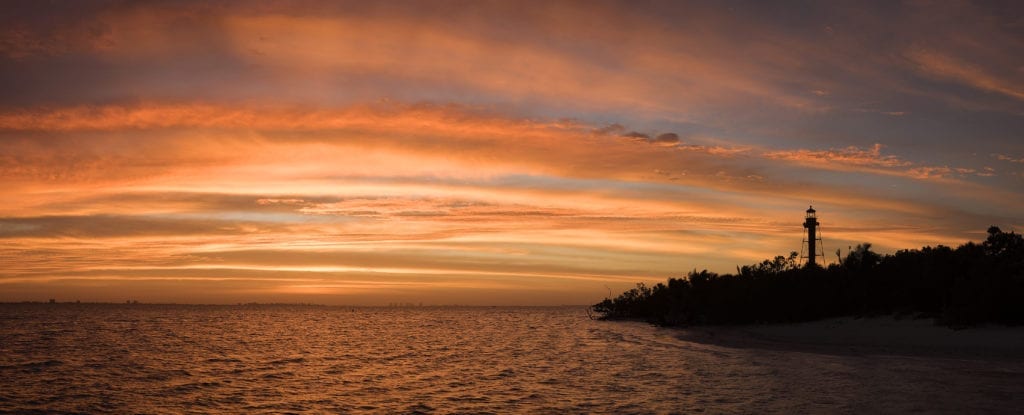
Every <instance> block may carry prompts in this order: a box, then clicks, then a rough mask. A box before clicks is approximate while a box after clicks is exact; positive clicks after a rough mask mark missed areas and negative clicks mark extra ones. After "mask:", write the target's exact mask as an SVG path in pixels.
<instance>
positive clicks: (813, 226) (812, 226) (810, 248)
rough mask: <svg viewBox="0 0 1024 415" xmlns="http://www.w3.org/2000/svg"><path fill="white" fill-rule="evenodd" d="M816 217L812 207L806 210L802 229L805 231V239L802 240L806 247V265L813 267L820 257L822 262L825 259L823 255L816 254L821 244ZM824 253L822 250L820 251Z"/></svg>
mask: <svg viewBox="0 0 1024 415" xmlns="http://www.w3.org/2000/svg"><path fill="white" fill-rule="evenodd" d="M818 225H819V223H818V215H817V212H816V211H815V210H814V206H809V207H808V208H807V216H805V217H804V228H806V229H807V239H805V240H804V244H806V246H807V256H806V257H805V258H807V264H808V265H814V264H815V261H816V260H817V259H818V256H819V255H820V256H821V258H822V260H824V259H825V253H824V252H821V253H818V249H817V248H818V245H820V244H821V236H819V235H818ZM822 251H824V249H822Z"/></svg>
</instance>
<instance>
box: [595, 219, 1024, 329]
mask: <svg viewBox="0 0 1024 415" xmlns="http://www.w3.org/2000/svg"><path fill="white" fill-rule="evenodd" d="M796 259H797V254H796V253H795V252H793V253H790V255H789V256H788V257H786V256H777V257H775V258H774V259H766V260H764V261H762V262H761V263H759V264H753V265H745V266H742V267H737V269H736V273H735V274H716V273H714V272H708V271H707V270H703V271H697V270H696V269H694V270H693V271H691V272H689V273H688V274H687V275H686V277H683V278H669V280H668V281H667V282H666V283H658V284H656V285H654V286H647V285H645V284H643V283H640V284H637V286H636V287H635V288H633V289H630V290H628V291H626V292H624V293H622V294H621V295H619V296H618V297H615V298H606V299H604V301H601V302H600V303H597V304H595V305H593V306H591V308H592V310H593V311H594V312H596V313H597V314H598V315H600V316H601V318H605V319H643V320H646V321H649V322H651V323H655V324H659V325H670V326H672V325H701V324H752V323H788V322H800V321H810V320H816V319H822V318H829V317H839V316H850V315H860V316H865V315H866V316H870V315H883V314H912V315H914V316H918V317H931V318H935V319H936V321H937V322H938V323H939V324H944V325H948V326H951V327H966V326H971V325H977V324H982V323H1000V324H1010V325H1019V324H1022V323H1024V238H1022V236H1021V235H1019V234H1016V233H1013V232H1009V233H1007V232H1003V231H1001V230H1000V229H999V228H998V227H995V226H993V227H990V228H989V229H988V238H987V239H986V240H985V241H984V242H981V243H975V242H967V243H965V244H963V245H960V246H959V247H957V248H955V249H954V248H950V247H947V246H942V245H939V246H937V247H930V246H928V247H924V248H921V249H908V250H901V251H898V252H896V253H895V254H891V255H880V254H878V253H876V252H874V251H872V250H871V244H869V243H864V244H860V245H857V247H856V248H853V249H851V250H850V252H849V253H848V254H847V256H846V257H845V258H843V259H842V260H841V261H840V263H838V264H831V265H829V266H828V267H827V268H823V267H821V266H818V265H812V264H808V265H806V266H799V265H798V264H797V261H796Z"/></svg>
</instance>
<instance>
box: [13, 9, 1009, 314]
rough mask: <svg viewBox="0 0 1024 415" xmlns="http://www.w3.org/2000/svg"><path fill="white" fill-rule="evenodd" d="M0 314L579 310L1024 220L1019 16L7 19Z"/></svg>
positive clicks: (462, 14) (937, 12)
mask: <svg viewBox="0 0 1024 415" xmlns="http://www.w3.org/2000/svg"><path fill="white" fill-rule="evenodd" d="M3 10H4V11H3V13H0V23H2V24H0V89H2V90H3V91H4V93H3V94H0V185H2V189H3V190H4V192H5V193H6V194H5V196H6V197H5V200H4V203H2V204H0V301H22V300H35V301H45V300H47V299H49V298H55V299H57V301H61V302H63V301H75V300H81V301H83V302H84V301H113V302H124V301H125V300H128V299H133V300H138V301H141V302H179V303H237V302H250V301H256V302H310V303H319V304H352V305H383V304H388V303H405V302H411V303H417V304H418V303H420V302H422V303H423V304H469V305H473V304H477V305H519V304H521V305H541V304H552V305H554V304H589V303H593V302H596V301H598V300H600V299H601V298H603V297H604V296H606V295H608V294H609V292H611V293H612V294H615V293H618V292H620V291H621V290H623V289H626V288H629V287H631V286H633V285H634V284H635V283H637V282H641V281H643V282H648V283H654V282H658V281H663V280H664V279H665V278H667V277H678V276H682V275H684V274H685V273H686V272H687V271H689V270H691V269H694V268H696V269H705V268H706V269H709V270H712V271H716V272H730V271H733V270H735V267H736V266H737V265H744V264H750V263H755V262H760V261H761V260H763V259H765V258H770V257H774V256H775V255H786V254H788V253H789V252H790V251H799V250H800V244H801V241H802V237H803V233H804V229H803V227H802V226H801V224H802V222H803V214H804V210H806V209H807V207H808V205H811V204H813V205H814V207H815V209H816V210H817V211H818V217H819V221H820V223H821V228H820V231H821V235H822V238H823V240H824V253H825V261H826V263H830V262H834V261H835V251H836V250H837V249H841V250H842V252H843V254H844V255H845V253H846V251H847V247H849V246H852V245H856V244H858V243H862V242H870V243H872V244H873V246H874V248H875V249H876V250H877V251H879V252H883V253H889V252H893V251H894V250H897V249H905V248H919V247H921V246H925V245H933V246H934V245H937V244H944V245H953V246H955V245H958V244H960V243H963V242H966V241H968V240H975V241H977V240H982V239H984V236H985V231H986V229H987V228H988V227H989V226H991V225H995V226H999V227H1000V228H1002V229H1003V230H1006V231H1010V230H1016V231H1018V232H1020V230H1021V228H1022V227H1024V217H1022V215H1021V207H1022V206H1024V136H1022V134H1024V13H1022V12H1024V7H1022V6H1021V5H1020V4H1019V3H1018V2H958V1H943V2H927V1H905V2H899V1H886V2H860V1H858V2H842V1H841V2H799V1H794V2H760V1H709V2H675V1H666V2H658V1H653V2H628V1H623V2H595V1H555V2H543V1H536V2H521V1H515V2H477V1H467V2H448V1H437V2H435V1H431V2H333V1H332V2H326V1H325V2H317V1H308V2H307V1H243V2H217V3H216V4H208V3H207V2H189V1H183V2H146V1H143V2H134V1H132V2H128V1H124V2H122V1H92V2H90V1H82V2H59V3H56V4H43V3H40V2H31V1H24V2H19V1H15V2H7V3H5V4H4V6H3Z"/></svg>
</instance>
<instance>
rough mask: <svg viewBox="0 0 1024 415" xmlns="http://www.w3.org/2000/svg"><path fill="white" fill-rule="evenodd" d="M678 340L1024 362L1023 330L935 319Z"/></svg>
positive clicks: (719, 332)
mask: <svg viewBox="0 0 1024 415" xmlns="http://www.w3.org/2000/svg"><path fill="white" fill-rule="evenodd" d="M679 337H680V338H681V339H683V340H686V341H692V342H698V343H709V344H717V345H721V346H726V347H737V348H761V349H785V350H800V351H808V352H816V353H828V354H894V355H909V356H915V355H920V356H936V357H964V358H996V359H1001V358H1009V359H1015V358H1024V327H1006V326H996V325H988V326H980V327H971V328H965V329H959V330H954V329H951V328H949V327H946V326H940V325H936V324H935V323H934V321H933V320H932V319H930V318H910V317H905V318H897V317H894V316H880V317H865V318H858V317H840V318H832V319H826V320H819V321H812V322H805V323H794V324H761V325H742V326H707V327H696V328H685V329H681V330H680V334H679Z"/></svg>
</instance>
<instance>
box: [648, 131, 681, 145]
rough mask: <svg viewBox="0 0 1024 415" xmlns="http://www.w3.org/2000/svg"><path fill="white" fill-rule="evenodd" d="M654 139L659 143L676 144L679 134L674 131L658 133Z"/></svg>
mask: <svg viewBox="0 0 1024 415" xmlns="http://www.w3.org/2000/svg"><path fill="white" fill-rule="evenodd" d="M654 141H655V142H656V143H659V144H676V143H678V142H679V135H678V134H676V133H664V134H658V136H657V137H655V138H654Z"/></svg>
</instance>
